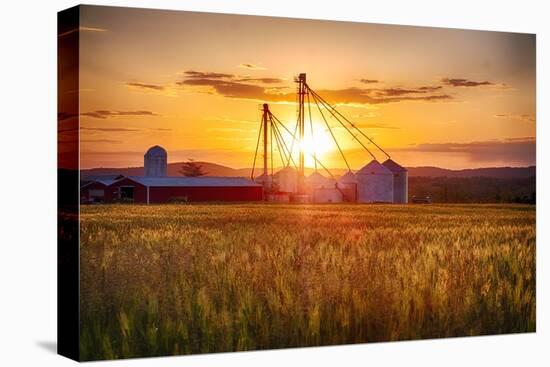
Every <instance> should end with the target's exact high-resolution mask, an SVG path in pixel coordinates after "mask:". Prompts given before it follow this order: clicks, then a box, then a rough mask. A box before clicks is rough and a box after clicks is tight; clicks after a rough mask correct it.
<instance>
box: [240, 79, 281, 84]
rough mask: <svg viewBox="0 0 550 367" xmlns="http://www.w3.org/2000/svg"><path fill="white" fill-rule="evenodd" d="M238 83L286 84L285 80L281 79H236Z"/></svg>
mask: <svg viewBox="0 0 550 367" xmlns="http://www.w3.org/2000/svg"><path fill="white" fill-rule="evenodd" d="M235 81H236V82H260V83H264V84H278V83H283V82H285V80H284V79H280V78H241V79H235Z"/></svg>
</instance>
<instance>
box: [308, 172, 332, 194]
mask: <svg viewBox="0 0 550 367" xmlns="http://www.w3.org/2000/svg"><path fill="white" fill-rule="evenodd" d="M305 182H306V187H307V189H308V190H314V189H318V188H321V187H325V188H328V187H334V180H332V179H330V178H327V177H325V176H323V175H322V174H320V173H319V172H313V173H312V174H311V175H309V176H308V177H306V179H305Z"/></svg>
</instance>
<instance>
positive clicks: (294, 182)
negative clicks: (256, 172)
mask: <svg viewBox="0 0 550 367" xmlns="http://www.w3.org/2000/svg"><path fill="white" fill-rule="evenodd" d="M273 188H274V190H275V191H278V192H286V193H291V194H294V193H296V192H298V172H297V171H296V170H295V169H294V168H292V167H285V168H283V169H282V170H280V171H279V172H277V173H275V175H273Z"/></svg>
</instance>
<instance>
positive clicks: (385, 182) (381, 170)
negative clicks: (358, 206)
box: [356, 159, 393, 203]
mask: <svg viewBox="0 0 550 367" xmlns="http://www.w3.org/2000/svg"><path fill="white" fill-rule="evenodd" d="M356 177H357V202H358V203H393V173H392V171H390V170H389V169H387V168H386V167H384V166H383V165H381V164H380V163H379V162H378V161H377V160H375V159H373V160H372V161H370V162H369V164H367V165H366V166H364V167H363V168H361V169H360V170H359V171H357V173H356Z"/></svg>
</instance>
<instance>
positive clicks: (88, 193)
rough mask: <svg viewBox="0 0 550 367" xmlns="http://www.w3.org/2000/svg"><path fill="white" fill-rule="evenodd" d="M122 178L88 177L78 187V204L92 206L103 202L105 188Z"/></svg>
mask: <svg viewBox="0 0 550 367" xmlns="http://www.w3.org/2000/svg"><path fill="white" fill-rule="evenodd" d="M121 177H122V176H102V177H95V178H94V177H89V178H88V180H86V181H83V182H82V185H81V186H80V203H81V204H92V203H103V202H105V191H106V190H107V187H108V186H109V185H110V184H112V183H113V182H115V181H116V180H117V179H120V178H121Z"/></svg>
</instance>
